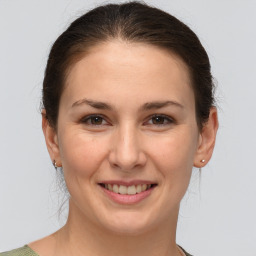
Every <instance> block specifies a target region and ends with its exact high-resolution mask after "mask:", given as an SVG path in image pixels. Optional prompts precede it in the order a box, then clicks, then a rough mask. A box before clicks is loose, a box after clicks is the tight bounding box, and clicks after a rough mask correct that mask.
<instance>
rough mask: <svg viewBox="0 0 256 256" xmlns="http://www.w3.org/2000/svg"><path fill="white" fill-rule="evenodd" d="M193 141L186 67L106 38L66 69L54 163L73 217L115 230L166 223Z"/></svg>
mask: <svg viewBox="0 0 256 256" xmlns="http://www.w3.org/2000/svg"><path fill="white" fill-rule="evenodd" d="M200 141H201V135H200V134H199V131H198V127H197V123H196V116H195V102H194V94H193V91H192V88H191V84H190V78H189V73H188V69H187V67H186V65H185V64H184V63H183V62H182V61H181V60H180V59H179V58H178V57H176V56H175V55H172V54H170V53H168V52H167V51H164V50H162V49H159V48H157V47H154V46H150V45H146V44H138V43H125V42H122V41H113V42H108V43H102V44H100V45H97V46H95V47H93V48H92V49H91V50H90V52H89V53H88V54H87V55H86V56H85V57H84V58H83V59H82V60H80V61H79V62H77V63H76V64H74V66H73V67H72V69H71V71H70V73H69V75H68V79H67V83H66V87H65V90H64V92H63V94H62V97H61V101H60V107H59V117H58V129H57V134H56V145H57V151H56V152H57V156H56V155H55V159H57V163H58V164H60V163H61V164H62V167H63V171H64V176H65V180H66V183H67V187H68V190H69V192H70V195H71V198H70V211H71V213H72V214H73V215H74V216H75V215H77V216H80V217H81V218H82V219H84V220H87V221H89V222H90V223H94V224H96V225H98V227H101V228H103V229H107V230H112V231H115V232H121V233H125V232H126V233H127V232H128V233H129V232H131V233H134V232H137V233H140V232H143V231H146V230H148V229H150V228H151V229H152V228H155V227H159V225H168V223H170V222H171V221H173V220H174V219H175V218H176V217H177V213H178V208H179V203H180V201H181V199H182V197H183V195H184V193H185V191H186V189H187V186H188V183H189V180H190V175H191V170H192V167H193V164H194V161H196V158H197V152H198V148H199V144H200ZM150 186H151V187H150ZM145 189H146V190H145ZM113 190H114V191H113Z"/></svg>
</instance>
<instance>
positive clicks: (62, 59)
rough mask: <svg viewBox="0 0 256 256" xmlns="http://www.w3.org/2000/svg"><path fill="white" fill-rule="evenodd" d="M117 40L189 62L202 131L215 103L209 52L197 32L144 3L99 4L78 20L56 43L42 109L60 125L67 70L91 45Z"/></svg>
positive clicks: (44, 83) (49, 67) (52, 53)
mask: <svg viewBox="0 0 256 256" xmlns="http://www.w3.org/2000/svg"><path fill="white" fill-rule="evenodd" d="M113 39H121V40H123V41H126V42H131V43H136V42H139V43H145V44H149V45H154V46H157V47H160V48H162V49H165V50H168V51H170V52H171V53H174V54H176V55H177V56H178V57H180V58H181V59H182V60H183V61H184V62H185V64H186V65H187V66H188V69H189V72H190V79H191V86H192V88H193V91H194V96H195V106H196V119H197V123H198V127H199V129H201V128H202V127H203V125H204V123H205V122H207V120H208V118H209V113H210V108H211V107H212V106H213V105H214V96H213V91H214V84H213V79H212V75H211V70H210V63H209V58H208V55H207V53H206V51H205V49H204V47H203V46H202V45H201V43H200V41H199V39H198V37H197V36H196V35H195V33H194V32H193V31H192V30H191V29H190V28H189V27H188V26H186V25H185V24H184V23H182V22H181V21H179V20H178V19H177V18H175V17H173V16H172V15H170V14H168V13H166V12H164V11H162V10H159V9H157V8H154V7H151V6H148V5H147V4H145V3H141V2H136V1H133V2H128V3H123V4H107V5H104V6H99V7H97V8H95V9H93V10H91V11H89V12H88V13H86V14H84V15H82V16H81V17H80V18H78V19H76V20H75V21H74V22H73V23H72V24H71V25H70V26H69V27H68V29H67V30H66V31H64V32H63V33H62V34H61V35H60V36H59V37H58V39H57V40H56V41H55V43H54V44H53V46H52V49H51V51H50V54H49V59H48V62H47V66H46V70H45V77H44V82H43V100H42V101H43V108H45V110H46V117H47V119H48V121H49V123H50V125H51V126H52V127H54V128H55V127H56V125H57V119H58V111H59V103H60V98H61V95H62V92H63V90H64V87H65V81H66V78H67V76H68V71H69V70H70V68H71V67H72V65H73V64H74V63H76V62H77V61H78V60H80V59H81V58H83V56H85V54H86V52H87V51H88V50H89V48H91V47H93V46H95V45H97V44H99V43H102V42H107V41H111V40H113Z"/></svg>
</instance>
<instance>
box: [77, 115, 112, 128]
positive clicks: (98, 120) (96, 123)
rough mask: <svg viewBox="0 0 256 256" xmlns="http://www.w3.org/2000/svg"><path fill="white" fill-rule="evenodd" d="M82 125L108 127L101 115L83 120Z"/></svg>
mask: <svg viewBox="0 0 256 256" xmlns="http://www.w3.org/2000/svg"><path fill="white" fill-rule="evenodd" d="M81 122H82V123H84V124H87V125H93V126H101V125H107V124H108V123H107V121H106V120H105V119H104V118H103V117H102V116H100V115H90V116H87V117H84V118H83V119H82V120H81Z"/></svg>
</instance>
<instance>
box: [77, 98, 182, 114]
mask: <svg viewBox="0 0 256 256" xmlns="http://www.w3.org/2000/svg"><path fill="white" fill-rule="evenodd" d="M84 104H85V105H89V106H91V107H93V108H96V109H104V110H113V109H114V107H113V106H111V105H110V104H107V103H105V102H101V101H94V100H90V99H81V100H78V101H76V102H74V103H73V104H72V108H73V107H77V106H81V105H84ZM170 105H171V106H175V107H179V108H184V106H183V105H182V104H180V103H178V102H176V101H172V100H167V101H153V102H147V103H145V104H143V105H142V106H141V107H140V109H139V110H140V111H146V110H151V109H160V108H163V107H166V106H170Z"/></svg>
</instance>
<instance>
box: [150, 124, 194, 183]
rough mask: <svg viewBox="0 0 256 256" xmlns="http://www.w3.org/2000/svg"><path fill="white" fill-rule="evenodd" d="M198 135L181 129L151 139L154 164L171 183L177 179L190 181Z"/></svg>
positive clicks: (151, 153) (189, 130)
mask: <svg viewBox="0 0 256 256" xmlns="http://www.w3.org/2000/svg"><path fill="white" fill-rule="evenodd" d="M195 134H196V133H193V132H191V128H190V129H184V130H182V129H180V131H179V132H173V133H172V134H169V135H168V136H166V137H162V138H160V139H159V138H155V139H154V138H151V145H152V144H153V145H154V148H152V147H151V151H150V153H149V154H150V155H151V159H152V161H153V164H154V165H155V166H156V168H157V169H158V170H159V171H160V172H161V173H162V175H163V176H165V178H168V180H170V182H173V183H176V184H177V180H176V179H183V180H184V179H185V180H189V178H190V175H191V170H192V167H193V162H194V155H195V152H196V148H197V139H196V138H197V136H196V135H195Z"/></svg>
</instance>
